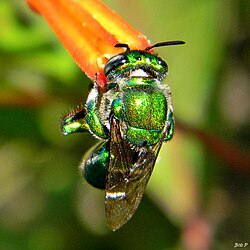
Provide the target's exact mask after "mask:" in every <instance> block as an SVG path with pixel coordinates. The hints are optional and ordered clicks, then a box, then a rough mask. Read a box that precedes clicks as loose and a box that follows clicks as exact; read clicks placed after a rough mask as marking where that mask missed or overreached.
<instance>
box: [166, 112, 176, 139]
mask: <svg viewBox="0 0 250 250" xmlns="http://www.w3.org/2000/svg"><path fill="white" fill-rule="evenodd" d="M173 135H174V114H173V112H172V110H170V111H169V113H168V119H167V132H166V136H165V139H164V141H169V140H171V139H172V137H173Z"/></svg>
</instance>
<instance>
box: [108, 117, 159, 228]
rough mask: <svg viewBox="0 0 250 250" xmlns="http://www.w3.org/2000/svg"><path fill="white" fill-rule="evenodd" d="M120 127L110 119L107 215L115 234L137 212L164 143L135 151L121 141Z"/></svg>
mask: <svg viewBox="0 0 250 250" xmlns="http://www.w3.org/2000/svg"><path fill="white" fill-rule="evenodd" d="M120 123H121V122H120V121H117V120H116V119H111V144H110V163H109V169H108V174H107V179H106V193H105V213H106V218H107V223H108V226H109V227H110V228H111V229H112V230H116V229H118V228H120V227H121V226H123V225H124V224H125V223H126V222H127V221H128V220H129V219H130V218H131V217H132V215H133V214H134V212H135V211H136V209H137V208H138V205H139V203H140V201H141V198H142V196H143V193H144V190H145V188H146V185H147V183H148V180H149V178H150V175H151V173H152V171H153V168H154V164H155V160H156V158H157V155H158V153H159V150H160V148H161V144H162V141H163V140H160V141H159V143H158V144H156V145H154V146H152V147H149V148H147V149H145V148H142V149H140V150H137V151H136V150H135V149H132V148H131V145H129V143H128V142H127V141H124V140H123V139H122V135H121V133H122V131H121V126H120Z"/></svg>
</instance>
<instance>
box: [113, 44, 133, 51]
mask: <svg viewBox="0 0 250 250" xmlns="http://www.w3.org/2000/svg"><path fill="white" fill-rule="evenodd" d="M114 47H115V48H125V49H127V50H130V48H129V46H128V44H126V43H117V44H116V45H115V46H114Z"/></svg>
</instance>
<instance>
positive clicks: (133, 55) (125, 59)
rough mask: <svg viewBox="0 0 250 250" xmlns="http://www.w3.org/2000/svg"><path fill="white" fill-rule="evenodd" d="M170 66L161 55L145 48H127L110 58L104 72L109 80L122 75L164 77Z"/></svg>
mask: <svg viewBox="0 0 250 250" xmlns="http://www.w3.org/2000/svg"><path fill="white" fill-rule="evenodd" d="M167 71H168V66H167V64H166V62H165V61H163V60H162V59H161V58H160V57H158V56H156V55H153V54H150V53H149V52H147V51H143V50H127V51H126V52H124V53H121V54H118V55H116V56H114V57H112V58H110V59H109V60H108V62H107V63H106V66H105V68H104V73H105V75H106V77H107V78H108V80H112V79H116V78H121V77H130V76H131V77H151V78H159V79H160V80H161V79H163V78H164V77H165V75H166V73H167Z"/></svg>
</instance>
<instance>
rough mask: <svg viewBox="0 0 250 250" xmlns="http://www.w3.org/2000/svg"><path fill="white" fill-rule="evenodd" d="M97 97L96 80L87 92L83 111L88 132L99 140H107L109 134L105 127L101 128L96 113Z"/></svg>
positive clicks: (100, 122)
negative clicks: (84, 111)
mask: <svg viewBox="0 0 250 250" xmlns="http://www.w3.org/2000/svg"><path fill="white" fill-rule="evenodd" d="M98 97H99V88H98V82H97V74H96V79H95V81H94V86H93V88H92V89H91V91H90V92H89V95H88V98H87V101H86V104H85V109H86V122H87V124H88V126H89V131H90V132H91V133H92V134H94V135H95V136H97V137H98V138H100V139H108V138H109V132H108V130H107V128H106V127H105V126H103V124H102V121H101V118H100V115H99V113H98V106H99V105H98Z"/></svg>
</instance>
